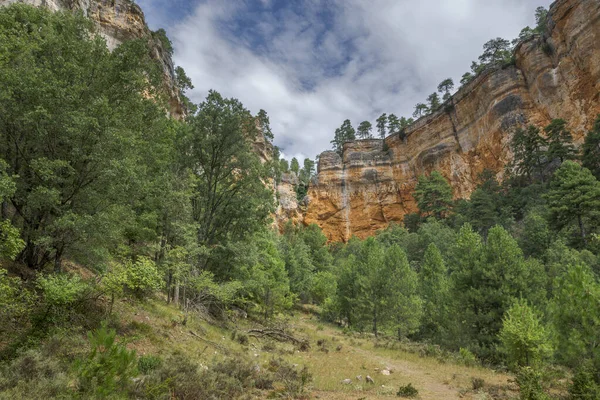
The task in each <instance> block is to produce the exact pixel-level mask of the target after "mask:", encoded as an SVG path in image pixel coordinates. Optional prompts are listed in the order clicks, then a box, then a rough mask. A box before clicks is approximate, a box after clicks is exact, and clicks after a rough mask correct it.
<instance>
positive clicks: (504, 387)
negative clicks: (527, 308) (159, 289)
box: [115, 300, 518, 399]
mask: <svg viewBox="0 0 600 400" xmlns="http://www.w3.org/2000/svg"><path fill="white" fill-rule="evenodd" d="M115 311H116V312H117V313H118V314H119V315H120V318H121V326H122V329H120V330H119V335H120V337H121V339H122V340H124V341H125V342H126V343H128V347H130V348H134V349H136V350H137V352H138V354H139V355H142V354H158V355H163V356H164V355H166V354H167V353H169V352H172V351H174V350H180V351H182V352H184V353H186V354H187V355H188V356H189V357H191V358H193V359H195V360H197V361H198V362H199V363H200V364H201V365H209V364H210V363H211V362H214V361H215V360H218V359H221V358H223V357H227V356H228V355H233V354H243V355H246V356H247V357H250V358H252V359H255V360H256V362H257V363H258V364H263V363H266V362H268V361H269V360H271V359H273V358H283V359H285V360H287V361H289V362H291V363H293V364H298V365H299V366H303V365H306V366H308V368H309V369H310V371H311V372H312V373H313V376H314V381H313V383H312V394H311V396H310V397H311V398H320V399H383V398H390V397H396V391H397V390H398V387H399V386H400V385H406V384H408V383H412V385H413V386H414V387H416V388H417V389H418V390H419V397H418V398H420V399H459V398H463V399H486V398H499V399H502V398H507V399H508V398H517V397H518V393H517V392H516V386H515V385H514V384H512V383H511V377H510V376H507V375H504V374H500V373H496V372H494V371H492V370H489V369H484V368H471V367H465V366H461V365H456V364H452V363H446V362H441V361H438V360H437V359H435V358H432V357H420V356H419V355H418V354H416V353H413V352H407V351H402V350H392V349H389V348H384V347H377V346H375V343H374V340H373V339H372V338H370V337H369V336H360V335H354V336H349V335H345V334H343V333H342V331H341V330H340V329H338V328H337V327H335V326H333V325H326V324H325V325H324V324H321V323H319V322H318V320H317V318H316V317H315V316H313V315H312V314H310V313H308V312H296V314H295V316H293V317H291V318H290V319H289V320H288V321H287V324H288V326H290V327H291V329H292V331H293V332H294V334H295V335H296V336H298V337H301V338H306V339H308V340H309V341H310V344H311V349H310V350H309V351H307V352H300V351H298V350H297V349H295V348H294V347H293V346H292V345H290V344H285V343H277V342H272V341H269V340H264V339H260V340H259V339H257V338H253V337H250V340H249V343H248V344H247V345H241V344H240V343H238V341H236V340H233V339H232V332H233V330H232V328H222V327H217V326H215V325H211V324H209V323H207V322H206V321H203V320H201V319H199V318H194V317H190V318H188V320H187V322H186V324H185V325H183V324H182V323H181V322H182V321H183V315H182V313H181V312H180V311H179V310H178V309H176V308H175V307H173V306H169V305H166V304H165V303H164V301H160V300H155V301H150V302H148V303H145V304H143V305H141V306H140V305H139V304H133V303H129V302H120V303H119V304H117V308H116V310H115ZM256 325H257V323H253V322H251V321H250V320H241V321H237V323H236V325H235V326H236V330H237V332H238V333H243V332H244V331H246V330H248V329H250V328H252V327H256ZM319 340H324V341H325V344H324V345H322V346H319V345H317V341H319ZM338 349H339V350H338ZM386 368H387V369H390V370H391V371H392V373H391V374H390V375H387V376H386V375H383V374H382V373H381V371H382V370H383V369H386ZM358 375H362V377H363V379H362V381H359V380H357V379H356V376H358ZM367 375H370V376H371V377H372V378H373V379H374V380H375V384H374V385H373V384H367V383H366V382H365V377H366V376H367ZM473 377H475V378H482V379H484V381H485V385H484V388H483V389H482V390H479V391H474V390H472V378H473ZM344 379H352V384H349V385H344V384H342V383H341V381H342V380H344ZM266 393H267V392H265V395H266ZM490 394H494V396H490Z"/></svg>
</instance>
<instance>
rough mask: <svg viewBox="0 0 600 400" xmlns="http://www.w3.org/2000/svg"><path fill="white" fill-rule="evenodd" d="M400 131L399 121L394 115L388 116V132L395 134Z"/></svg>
mask: <svg viewBox="0 0 600 400" xmlns="http://www.w3.org/2000/svg"><path fill="white" fill-rule="evenodd" d="M399 130H400V119H399V118H398V117H397V116H396V115H395V114H390V115H389V116H388V132H389V133H390V134H392V133H396V132H398V131H399Z"/></svg>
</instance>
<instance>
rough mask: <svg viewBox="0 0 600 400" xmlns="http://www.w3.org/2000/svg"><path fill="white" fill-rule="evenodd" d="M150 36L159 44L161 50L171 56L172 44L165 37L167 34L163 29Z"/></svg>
mask: <svg viewBox="0 0 600 400" xmlns="http://www.w3.org/2000/svg"><path fill="white" fill-rule="evenodd" d="M152 36H153V37H154V38H156V39H158V41H159V42H160V43H161V45H162V47H163V49H164V50H165V51H166V52H167V53H168V54H169V55H172V54H173V43H171V40H170V39H169V37H168V36H167V32H166V31H165V30H164V29H163V28H160V29H158V30H156V31H154V32H152Z"/></svg>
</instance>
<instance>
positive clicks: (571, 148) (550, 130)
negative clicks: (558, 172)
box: [544, 119, 577, 164]
mask: <svg viewBox="0 0 600 400" xmlns="http://www.w3.org/2000/svg"><path fill="white" fill-rule="evenodd" d="M544 132H546V137H547V139H546V141H547V143H548V150H547V151H546V154H547V156H546V157H547V159H548V161H549V162H552V160H559V161H560V163H561V164H562V163H563V162H565V161H566V160H574V159H576V158H577V149H576V148H575V145H573V136H571V132H569V130H568V129H567V122H566V121H565V120H564V119H553V120H552V122H551V123H550V125H548V126H547V127H545V128H544Z"/></svg>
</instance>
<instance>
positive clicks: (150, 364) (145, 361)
mask: <svg viewBox="0 0 600 400" xmlns="http://www.w3.org/2000/svg"><path fill="white" fill-rule="evenodd" d="M161 364H162V359H161V358H160V357H158V356H152V355H149V356H141V357H140V358H139V360H138V369H139V371H140V372H141V373H142V374H144V375H147V374H148V373H149V372H152V371H154V370H156V369H158V368H159V367H160V366H161Z"/></svg>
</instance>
